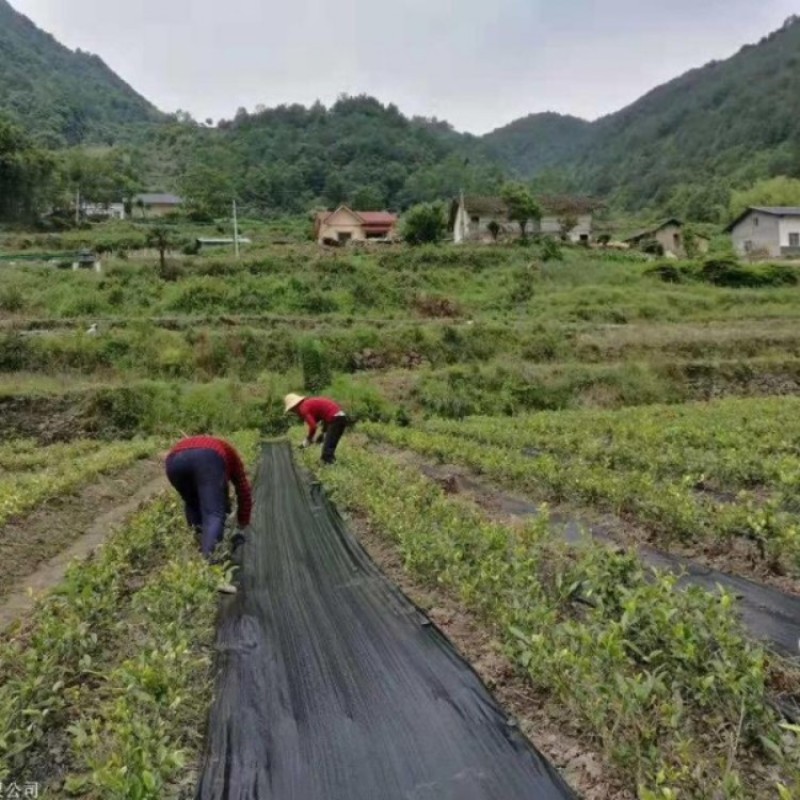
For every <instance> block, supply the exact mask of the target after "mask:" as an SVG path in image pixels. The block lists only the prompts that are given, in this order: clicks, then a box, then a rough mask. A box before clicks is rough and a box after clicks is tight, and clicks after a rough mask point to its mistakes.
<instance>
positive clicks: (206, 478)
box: [166, 436, 253, 559]
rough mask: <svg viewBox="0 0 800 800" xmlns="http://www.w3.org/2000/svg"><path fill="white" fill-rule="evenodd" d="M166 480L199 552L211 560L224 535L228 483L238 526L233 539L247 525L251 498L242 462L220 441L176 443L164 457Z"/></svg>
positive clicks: (191, 439)
mask: <svg viewBox="0 0 800 800" xmlns="http://www.w3.org/2000/svg"><path fill="white" fill-rule="evenodd" d="M166 467H167V478H168V479H169V482H170V483H171V484H172V485H173V486H174V487H175V489H176V490H177V492H178V494H179V495H180V496H181V498H182V499H183V502H184V507H185V511H186V521H187V522H188V523H189V525H190V526H191V527H192V528H193V529H194V531H195V532H196V533H197V534H198V535H199V536H200V549H201V550H202V553H203V555H204V556H205V557H206V558H209V559H210V557H211V554H212V553H213V552H214V550H215V548H216V547H217V545H218V544H219V543H220V542H221V541H222V537H223V535H224V533H225V517H226V516H227V514H228V508H229V501H228V483H229V482H230V483H232V484H233V486H234V489H235V490H236V512H237V518H238V523H239V531H238V535H237V537H236V538H237V539H238V541H239V542H241V541H242V540H243V537H242V536H241V532H242V529H243V528H246V527H247V526H248V525H249V524H250V514H251V511H252V508H253V498H252V493H251V491H250V481H248V479H247V473H246V472H245V468H244V465H243V464H242V459H241V458H240V457H239V454H238V453H237V452H236V450H235V449H234V448H233V447H232V446H231V445H230V444H228V442H226V441H224V440H223V439H217V438H215V437H213V436H192V437H189V438H188V439H183V440H182V441H180V442H178V444H176V445H175V447H173V448H172V450H170V452H169V454H168V455H167V463H166Z"/></svg>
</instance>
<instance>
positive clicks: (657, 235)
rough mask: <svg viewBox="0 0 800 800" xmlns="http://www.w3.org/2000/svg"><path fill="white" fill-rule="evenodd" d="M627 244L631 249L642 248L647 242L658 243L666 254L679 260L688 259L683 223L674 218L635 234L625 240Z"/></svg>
mask: <svg viewBox="0 0 800 800" xmlns="http://www.w3.org/2000/svg"><path fill="white" fill-rule="evenodd" d="M625 242H626V244H629V245H630V246H631V247H642V246H643V245H645V244H646V243H647V242H658V244H660V245H661V247H662V248H663V250H664V253H665V254H667V253H669V254H671V255H673V256H677V257H678V258H685V257H686V242H685V241H684V238H683V223H682V222H681V221H680V220H679V219H675V218H674V217H672V218H670V219H665V220H664V221H663V222H659V223H658V225H654V226H653V227H651V228H646V229H645V230H643V231H638V232H637V233H634V234H633V236H629V237H628V238H627V239H625Z"/></svg>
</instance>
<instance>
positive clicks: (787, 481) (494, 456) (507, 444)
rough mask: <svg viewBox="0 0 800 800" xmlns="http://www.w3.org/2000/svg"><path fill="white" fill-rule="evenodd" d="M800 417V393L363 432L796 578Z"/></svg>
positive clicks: (799, 572) (661, 540)
mask: <svg viewBox="0 0 800 800" xmlns="http://www.w3.org/2000/svg"><path fill="white" fill-rule="evenodd" d="M798 411H800V401H798V400H797V399H796V398H768V399H759V400H725V401H719V402H715V403H708V404H688V405H685V406H650V407H646V408H637V409H625V410H622V411H615V412H588V411H575V412H557V413H543V414H538V415H534V416H530V417H520V418H513V419H511V418H497V417H481V418H470V419H467V420H463V421H461V422H452V421H446V420H438V419H431V420H426V421H424V422H421V423H420V424H419V426H418V427H415V428H399V427H388V428H387V427H379V426H376V425H365V426H364V430H365V431H366V432H367V434H368V435H369V436H370V437H371V438H373V439H375V440H378V441H384V442H388V443H390V444H392V445H395V446H398V447H403V448H409V449H411V450H414V451H416V452H418V453H421V454H424V455H426V456H431V457H434V458H437V459H439V460H440V461H442V462H454V463H460V464H463V465H466V466H468V467H469V468H471V469H473V470H475V471H476V472H479V473H482V474H484V475H486V476H488V477H490V478H491V479H493V480H495V481H497V482H498V483H501V484H505V485H508V486H511V487H513V488H515V489H518V490H521V491H524V492H526V493H528V494H530V495H532V496H534V497H536V498H537V499H541V500H547V501H551V502H569V503H572V504H576V505H579V506H583V507H588V508H591V509H596V510H600V511H603V512H610V513H613V514H616V515H618V516H621V517H624V518H627V519H629V520H631V521H633V522H634V523H637V524H638V525H639V526H641V527H642V528H643V529H644V530H645V532H646V534H647V535H648V538H650V540H651V541H652V542H653V543H655V544H656V545H657V546H660V547H663V548H665V549H668V548H670V547H672V546H688V547H689V548H690V549H691V548H695V549H705V550H707V551H710V552H711V553H712V555H713V554H714V552H715V551H716V552H723V551H725V550H726V549H729V548H731V547H733V546H734V545H736V544H740V543H741V542H742V541H744V542H748V543H751V544H752V549H753V550H754V558H756V559H758V558H759V557H760V558H762V559H764V560H765V561H766V564H767V565H768V566H769V568H770V569H771V570H772V571H773V572H774V573H778V574H780V573H782V572H786V573H788V574H790V575H791V576H793V577H794V578H797V577H800V504H798V500H797V496H798V489H799V488H800V446H799V445H798V442H799V441H800V415H798Z"/></svg>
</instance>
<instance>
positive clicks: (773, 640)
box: [420, 450, 800, 662]
mask: <svg viewBox="0 0 800 800" xmlns="http://www.w3.org/2000/svg"><path fill="white" fill-rule="evenodd" d="M531 452H535V451H532V450H528V451H526V453H531ZM420 469H421V471H422V473H423V474H424V475H427V476H428V477H429V478H431V479H433V480H442V479H443V478H448V477H451V474H450V470H449V468H447V467H440V466H438V465H434V464H424V465H422V466H421V467H420ZM458 482H459V484H460V485H461V487H463V488H464V489H466V490H467V491H469V492H474V493H475V494H476V495H479V496H480V495H482V494H486V493H487V486H486V485H485V484H484V483H482V482H481V481H480V480H477V479H475V478H472V477H470V476H468V475H464V474H459V475H458ZM490 493H491V496H492V497H493V499H494V500H495V502H497V503H498V504H499V507H500V508H501V510H502V511H504V512H505V513H506V514H509V515H511V516H514V517H538V516H539V515H540V514H541V509H540V507H539V505H537V504H536V503H534V502H532V501H530V500H526V499H524V498H520V497H515V496H513V495H510V494H505V493H504V492H501V491H498V490H496V489H494V488H493V487H492V488H491V490H490ZM550 520H551V522H552V523H553V526H552V527H553V530H561V533H562V535H563V536H564V539H565V540H566V541H567V542H571V543H573V544H575V543H578V542H580V541H581V540H582V539H583V537H584V535H585V534H586V533H588V534H590V535H591V536H592V538H594V539H596V540H597V541H599V542H605V543H606V544H608V545H609V546H611V547H620V543H619V541H618V539H616V538H615V536H614V533H613V531H612V530H611V529H607V528H605V527H603V526H602V525H594V524H591V523H588V522H586V521H585V520H579V519H572V518H570V517H569V516H565V515H563V514H553V515H552V516H551V517H550ZM636 552H637V554H638V555H639V557H640V558H641V560H642V562H643V563H644V564H646V565H647V566H649V567H653V568H654V569H659V570H661V571H663V572H671V573H672V574H673V575H676V576H678V586H681V587H688V586H699V587H701V588H703V589H705V590H706V591H709V592H715V591H717V590H718V589H719V588H720V587H721V588H723V589H725V590H726V591H727V592H730V593H731V594H732V595H733V596H734V597H735V598H736V608H737V611H738V613H739V616H740V619H741V621H742V623H743V624H744V626H745V628H746V629H747V631H748V633H749V634H750V636H751V637H752V638H754V639H756V640H758V641H760V642H762V643H763V644H764V645H765V646H766V647H768V648H770V649H771V650H773V651H774V652H776V653H778V654H780V655H781V656H783V657H787V658H790V659H793V660H794V661H795V662H797V660H798V658H799V657H800V650H799V649H798V647H799V646H798V643H800V597H798V596H797V595H794V594H788V593H787V592H782V591H780V590H779V589H773V588H772V587H771V586H764V585H763V584H760V583H756V582H755V581H752V580H748V579H747V578H741V577H738V576H736V575H729V574H727V573H725V572H720V571H719V570H716V569H713V568H712V567H707V566H705V565H704V564H699V563H698V562H696V561H693V560H692V559H690V558H687V557H685V556H680V555H674V554H671V553H665V552H663V551H661V550H656V549H655V548H653V547H648V546H647V545H638V546H636Z"/></svg>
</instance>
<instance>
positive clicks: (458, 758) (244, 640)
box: [197, 443, 577, 800]
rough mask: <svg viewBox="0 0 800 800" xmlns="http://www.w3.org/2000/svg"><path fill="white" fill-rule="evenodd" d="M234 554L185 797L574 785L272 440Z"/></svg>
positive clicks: (528, 793) (375, 797)
mask: <svg viewBox="0 0 800 800" xmlns="http://www.w3.org/2000/svg"><path fill="white" fill-rule="evenodd" d="M333 469H335V467H333ZM240 552H241V554H242V555H241V564H242V566H241V570H240V572H239V576H240V577H239V580H240V589H239V593H238V594H237V595H235V596H233V597H232V598H230V599H229V600H226V604H227V605H226V606H225V607H224V608H223V609H222V612H221V615H220V620H219V627H218V634H217V637H218V638H217V645H218V649H219V655H218V668H219V674H218V677H217V685H216V693H215V701H214V704H213V707H212V710H211V714H210V719H209V731H208V739H207V753H206V761H205V765H204V769H203V773H202V776H201V780H200V784H199V788H198V791H197V797H198V798H200V799H201V800H223V798H224V800H256V798H258V800H266V799H267V798H276V799H277V800H290V798H291V800H395V799H397V800H400V798H402V799H403V800H488V799H489V798H492V800H518V798H526V800H551V799H552V800H555V799H556V798H557V799H558V800H561V799H562V798H575V797H577V795H575V794H574V793H573V792H572V790H571V789H570V788H569V787H568V786H567V785H566V783H565V782H564V781H563V780H562V779H561V778H560V776H559V775H558V773H557V772H556V771H555V770H554V769H553V767H552V766H551V765H550V764H549V763H548V762H547V761H546V760H545V759H544V757H543V756H541V755H540V754H539V753H538V752H537V751H536V750H535V749H534V748H533V746H532V745H531V744H530V743H529V742H528V741H527V739H525V738H524V737H523V736H522V734H521V733H520V732H519V730H518V729H517V728H516V727H515V725H514V723H513V722H512V721H511V720H509V719H508V718H507V717H506V715H505V714H504V713H503V711H502V710H501V709H500V708H499V707H498V705H497V704H496V702H495V701H494V699H493V698H492V697H491V695H490V694H489V692H488V691H487V690H486V688H485V687H484V686H483V684H482V683H481V681H480V679H479V678H478V676H477V674H476V673H475V672H474V671H473V670H472V668H471V667H470V666H469V665H468V664H467V663H466V662H465V661H464V660H463V659H462V658H461V657H460V656H459V655H458V653H457V652H456V651H455V650H454V649H453V646H452V645H451V644H450V642H449V641H448V640H447V639H446V638H445V636H444V635H443V634H442V633H441V632H440V631H439V630H438V629H437V628H436V627H435V626H434V625H433V624H431V623H430V622H429V621H428V620H427V618H426V617H425V616H424V615H423V614H422V613H421V612H420V611H419V610H418V609H417V608H416V607H415V606H414V605H413V604H412V603H411V602H410V601H409V600H408V599H407V598H406V597H405V596H404V595H403V594H402V593H401V592H400V591H399V590H398V589H397V588H395V587H394V586H393V585H392V584H391V583H390V582H389V581H387V580H386V578H384V577H383V575H382V574H381V573H380V572H379V570H378V569H377V567H376V566H375V565H374V564H373V562H372V561H371V560H370V559H369V556H367V554H366V553H365V551H364V550H363V549H362V547H361V546H360V545H359V544H358V542H357V541H356V540H355V539H354V537H353V536H352V535H351V534H350V533H349V532H348V530H347V528H346V526H345V524H344V522H343V521H342V519H341V518H340V516H339V515H338V513H337V512H336V510H335V509H334V507H333V506H332V505H331V504H330V503H329V501H328V500H327V498H326V496H325V495H324V493H323V491H322V489H321V488H320V487H319V485H309V483H308V482H307V481H305V480H304V479H303V478H302V477H301V475H300V473H299V471H298V470H297V469H296V467H295V465H294V463H293V460H292V455H291V450H290V448H289V445H288V444H286V443H277V444H267V445H265V446H264V450H263V455H262V461H261V464H260V467H259V470H258V475H257V478H256V482H255V512H254V517H253V526H252V532H251V533H250V535H249V537H248V540H247V542H246V544H245V545H244V547H243V548H240Z"/></svg>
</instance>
